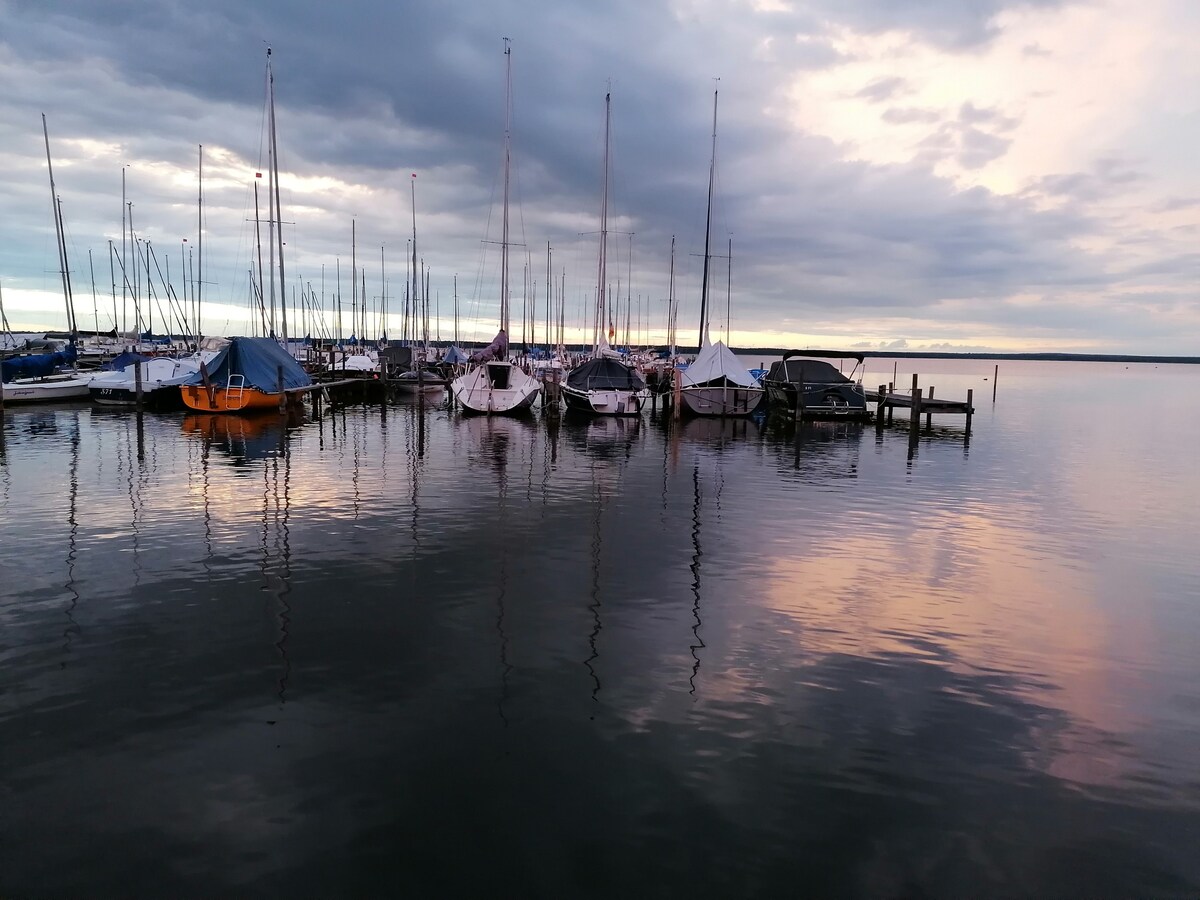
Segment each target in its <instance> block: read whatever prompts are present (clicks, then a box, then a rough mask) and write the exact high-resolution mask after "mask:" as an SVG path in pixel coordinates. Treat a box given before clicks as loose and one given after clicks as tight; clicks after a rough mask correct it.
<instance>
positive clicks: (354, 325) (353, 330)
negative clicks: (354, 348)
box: [350, 219, 358, 337]
mask: <svg viewBox="0 0 1200 900" xmlns="http://www.w3.org/2000/svg"><path fill="white" fill-rule="evenodd" d="M357 225H358V223H357V222H355V220H354V219H351V220H350V337H354V336H355V335H356V334H358V251H357V247H356V244H355V241H356V240H357V232H356V229H357Z"/></svg>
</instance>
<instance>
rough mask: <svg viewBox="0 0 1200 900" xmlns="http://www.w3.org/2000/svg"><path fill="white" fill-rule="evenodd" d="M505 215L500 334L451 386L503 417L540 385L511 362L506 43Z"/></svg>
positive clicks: (508, 59)
mask: <svg viewBox="0 0 1200 900" xmlns="http://www.w3.org/2000/svg"><path fill="white" fill-rule="evenodd" d="M504 62H505V72H504V74H505V87H504V214H503V221H502V223H501V239H500V252H501V257H500V331H499V332H497V334H496V337H495V338H493V339H492V342H491V343H490V344H488V346H486V347H484V348H483V349H482V350H477V351H475V352H474V353H472V354H471V362H472V363H474V364H475V365H474V366H473V367H472V368H471V369H469V370H468V371H467V373H466V374H465V375H461V376H459V377H458V378H455V379H454V381H452V382H451V383H450V390H451V391H453V393H454V398H455V399H456V400H457V401H458V402H459V403H461V404H462V408H463V411H464V412H468V413H483V414H485V415H504V414H512V413H518V412H522V411H523V410H527V409H529V407H530V406H532V405H533V401H534V400H535V399H536V398H537V395H538V392H539V391H540V390H541V385H540V384H539V383H538V381H537V379H535V378H534V377H533V376H532V375H530V374H529V373H528V372H526V371H524V370H523V369H521V368H520V367H518V366H515V365H513V364H512V363H511V362H510V361H509V359H508V307H509V295H508V274H509V273H508V188H509V185H508V177H509V168H510V165H511V162H512V47H510V46H509V42H508V38H505V39H504Z"/></svg>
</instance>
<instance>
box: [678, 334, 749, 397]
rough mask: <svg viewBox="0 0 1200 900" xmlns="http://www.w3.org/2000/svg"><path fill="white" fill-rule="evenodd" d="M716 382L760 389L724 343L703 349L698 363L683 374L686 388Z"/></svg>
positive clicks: (697, 356)
mask: <svg viewBox="0 0 1200 900" xmlns="http://www.w3.org/2000/svg"><path fill="white" fill-rule="evenodd" d="M714 382H716V383H719V384H730V385H737V386H738V387H747V388H754V387H760V385H759V383H758V382H757V381H756V380H755V379H754V376H753V375H751V374H750V373H749V372H747V371H746V367H745V366H743V365H742V364H741V363H740V362H739V361H738V358H737V357H736V356H734V355H733V351H732V350H730V349H729V348H728V347H726V346H725V342H724V341H717V342H716V343H715V344H709V345H707V346H706V347H703V348H701V350H700V352H699V353H698V354H696V361H695V362H694V363H692V364H691V365H690V366H688V367H687V368H686V369H685V370H684V372H683V386H684V387H701V386H702V385H711V384H713V383H714Z"/></svg>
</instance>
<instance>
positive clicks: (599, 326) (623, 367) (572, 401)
mask: <svg viewBox="0 0 1200 900" xmlns="http://www.w3.org/2000/svg"><path fill="white" fill-rule="evenodd" d="M611 104H612V94H611V93H609V94H605V95H604V199H603V200H602V202H601V204H600V265H599V273H598V276H597V283H596V319H595V322H593V332H592V358H591V359H589V360H588V361H587V362H585V363H583V365H580V366H576V367H575V368H574V369H572V370H571V371H570V373H568V375H567V380H566V383H565V384H564V385H563V386H562V395H563V399H564V400H565V401H566V404H567V409H569V410H575V411H576V412H585V413H590V414H592V415H602V416H636V415H638V414H639V413H640V412H641V411H642V403H644V402H645V398H646V382H645V380H644V379H643V378H642V376H641V374H640V373H639V372H638V370H637V369H635V368H634V367H633V366H630V365H627V364H626V363H625V362H624V361H622V359H621V358H620V354H619V353H616V352H615V351H613V350H612V348H611V347H609V344H608V340H607V338H606V337H605V327H606V324H605V323H606V321H607V320H606V319H605V314H604V300H605V292H606V283H605V282H606V271H605V267H606V264H607V255H608V149H609V147H608V145H609V130H610V129H609V125H610V123H611V114H612V110H611ZM610 334H611V332H610Z"/></svg>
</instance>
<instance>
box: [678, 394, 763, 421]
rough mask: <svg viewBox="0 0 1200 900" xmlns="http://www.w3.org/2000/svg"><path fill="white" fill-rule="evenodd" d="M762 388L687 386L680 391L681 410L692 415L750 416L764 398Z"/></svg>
mask: <svg viewBox="0 0 1200 900" xmlns="http://www.w3.org/2000/svg"><path fill="white" fill-rule="evenodd" d="M763 393H764V392H763V389H762V388H747V387H685V388H683V389H681V390H680V392H679V402H680V411H681V412H684V413H687V414H688V415H691V416H710V417H728V416H749V415H753V414H754V412H755V411H756V410H757V409H758V407H759V406H760V405H761V404H762V400H763Z"/></svg>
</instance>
